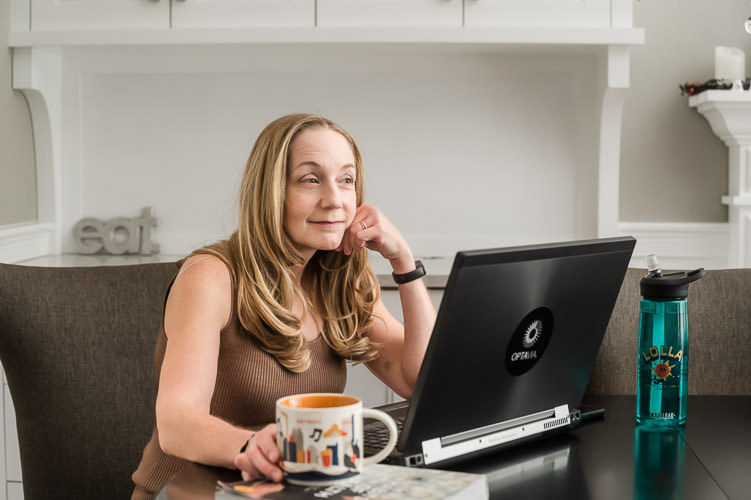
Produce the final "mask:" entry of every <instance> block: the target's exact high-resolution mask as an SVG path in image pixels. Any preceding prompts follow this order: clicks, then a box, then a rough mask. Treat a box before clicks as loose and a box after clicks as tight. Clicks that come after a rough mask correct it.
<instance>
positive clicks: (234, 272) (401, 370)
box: [133, 114, 435, 498]
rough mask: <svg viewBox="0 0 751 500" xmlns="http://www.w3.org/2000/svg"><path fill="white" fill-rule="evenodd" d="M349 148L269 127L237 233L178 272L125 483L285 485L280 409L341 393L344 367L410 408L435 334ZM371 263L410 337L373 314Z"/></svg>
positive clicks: (299, 117)
mask: <svg viewBox="0 0 751 500" xmlns="http://www.w3.org/2000/svg"><path fill="white" fill-rule="evenodd" d="M363 184H364V172H363V162H362V158H361V155H360V151H359V149H358V147H357V144H356V143H355V141H354V140H353V139H352V137H350V135H349V134H348V133H347V132H346V131H344V130H343V129H342V128H341V127H339V126H338V125H336V124H335V123H333V122H332V121H330V120H328V119H325V118H322V117H319V116H316V115H308V114H295V115H288V116H284V117H282V118H279V119H277V120H275V121H273V122H272V123H270V124H269V125H268V126H267V127H266V128H265V129H264V130H263V131H262V132H261V134H260V135H259V137H258V139H257V140H256V143H255V145H254V146H253V148H252V150H251V153H250V157H249V159H248V163H247V166H246V168H245V172H244V175H243V180H242V184H241V187H240V200H239V209H240V210H239V217H238V227H237V230H236V231H235V232H234V233H233V234H232V236H231V237H230V238H229V239H228V240H226V241H223V242H220V243H218V244H216V245H213V246H210V247H207V248H204V249H201V250H198V251H196V252H194V253H193V254H191V255H190V256H189V257H188V258H187V259H185V260H184V261H182V263H181V264H182V265H181V266H180V269H179V272H178V274H177V276H176V278H175V280H174V283H173V285H172V287H171V289H170V291H169V292H168V295H167V299H166V303H165V312H164V322H163V328H162V331H161V332H160V335H159V339H158V343H157V348H156V357H155V368H156V370H157V373H158V374H159V387H158V394H157V400H156V417H157V419H156V420H157V421H156V428H155V429H154V433H153V435H152V438H151V441H150V442H149V443H148V444H147V446H146V449H145V450H144V454H143V458H142V461H141V464H140V465H139V467H138V469H137V470H136V472H135V473H134V474H133V480H134V482H135V483H136V489H135V491H134V493H133V498H150V497H151V496H152V495H153V494H154V493H155V492H156V491H158V490H159V489H160V488H161V487H162V485H163V484H164V483H165V482H166V481H167V480H168V479H169V478H170V477H171V476H173V475H174V474H175V473H177V472H178V471H179V470H180V469H181V468H182V467H183V466H184V465H186V464H187V463H188V462H198V463H202V464H207V465H214V466H220V467H227V468H238V469H240V470H241V471H242V476H243V478H245V479H248V478H255V477H262V476H266V477H269V478H271V479H272V480H275V481H279V480H281V470H280V469H279V467H278V465H277V463H278V461H279V454H278V451H277V446H276V426H275V424H274V423H273V421H274V402H275V401H276V399H278V398H279V397H282V396H285V395H289V394H293V393H301V392H342V391H343V390H344V386H345V382H346V366H345V360H350V361H352V362H356V363H357V362H362V363H365V364H366V366H367V367H368V368H369V369H370V370H371V371H372V372H373V373H374V374H375V375H376V376H377V377H378V378H379V379H381V380H382V381H383V382H384V383H386V384H387V385H388V386H389V387H390V388H392V389H393V390H394V391H395V392H396V393H397V394H399V395H400V396H402V397H405V398H409V397H410V396H411V394H412V389H413V387H414V384H415V381H416V379H417V374H418V371H419V369H420V364H421V363H422V358H423V356H424V353H425V348H426V346H427V343H428V339H429V336H430V332H431V330H432V327H433V323H434V321H435V309H434V308H433V306H432V304H431V302H430V300H429V298H428V294H427V291H426V289H425V285H424V284H423V282H422V281H423V280H422V279H420V278H421V277H422V276H423V275H424V269H422V266H421V264H419V263H417V262H415V259H414V257H413V255H412V252H411V250H410V248H409V246H408V245H407V243H406V241H405V240H404V238H403V237H402V236H401V234H400V233H399V231H397V229H396V228H395V227H394V226H393V225H392V224H391V223H390V222H389V221H388V220H387V219H386V218H385V217H384V216H383V214H382V213H381V212H379V210H378V209H377V208H375V207H374V206H372V205H369V204H366V203H363V192H364V187H363ZM366 248H367V249H370V250H372V251H375V252H378V253H380V254H381V255H382V256H383V257H385V258H386V259H387V260H388V261H389V262H390V263H391V266H392V268H393V272H394V278H395V280H396V281H397V282H399V283H400V284H399V295H400V298H401V303H402V309H403V316H404V325H402V324H401V323H400V322H399V321H397V320H396V319H395V318H394V317H393V316H392V315H391V314H390V313H389V311H388V310H387V309H386V307H385V306H384V304H383V302H382V301H381V300H380V294H379V288H378V283H377V281H376V278H375V275H374V274H373V271H372V269H371V267H370V265H369V264H368V259H367V251H366Z"/></svg>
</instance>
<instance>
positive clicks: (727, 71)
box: [714, 47, 746, 81]
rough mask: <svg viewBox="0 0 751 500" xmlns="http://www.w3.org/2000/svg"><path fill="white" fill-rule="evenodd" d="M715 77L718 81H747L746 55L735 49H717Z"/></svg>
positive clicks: (715, 50) (715, 53)
mask: <svg viewBox="0 0 751 500" xmlns="http://www.w3.org/2000/svg"><path fill="white" fill-rule="evenodd" d="M714 77H715V78H717V79H718V80H719V79H723V80H733V81H735V80H745V79H746V54H744V53H743V51H742V50H741V49H737V48H735V47H715V48H714Z"/></svg>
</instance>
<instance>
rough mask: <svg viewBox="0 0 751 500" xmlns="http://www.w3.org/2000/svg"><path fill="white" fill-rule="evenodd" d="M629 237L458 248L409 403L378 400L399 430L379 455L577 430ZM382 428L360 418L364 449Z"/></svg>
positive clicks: (461, 450) (422, 457)
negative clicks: (390, 450) (389, 448)
mask: <svg viewBox="0 0 751 500" xmlns="http://www.w3.org/2000/svg"><path fill="white" fill-rule="evenodd" d="M635 243H636V240H634V239H633V238H631V237H619V238H606V239H596V240H586V241H573V242H565V243H554V244H544V245H530V246H522V247H510V248H498V249H490V250H472V251H464V252H458V253H457V254H456V256H455V258H454V263H453V266H452V268H451V272H450V274H449V277H448V281H447V284H446V288H445V290H444V293H443V298H442V299H441V304H440V307H439V309H438V316H437V318H436V322H435V326H434V328H433V333H432V335H431V338H430V343H429V345H428V348H427V351H426V353H425V358H424V360H423V363H422V367H421V368H420V374H419V376H418V379H417V383H416V385H415V388H414V393H413V395H412V398H411V400H410V401H409V402H406V401H403V402H399V403H393V404H390V405H385V406H383V407H380V409H382V410H384V411H386V412H387V413H389V414H391V415H392V416H393V417H394V419H395V420H396V421H397V424H398V426H400V427H401V429H400V435H399V439H398V441H397V445H396V448H395V449H394V452H393V453H392V454H391V456H390V457H389V459H387V461H388V462H390V463H395V464H399V465H407V466H423V465H431V464H434V463H444V462H448V461H456V460H461V459H466V458H468V457H470V456H475V455H477V454H480V453H486V452H489V451H492V450H495V449H497V448H500V447H506V446H510V445H514V444H519V443H522V442H524V441H526V440H530V439H539V438H541V437H544V436H547V435H550V434H554V433H559V432H564V431H566V430H568V429H571V428H572V427H574V426H576V425H578V423H579V422H580V420H581V411H580V410H578V409H577V406H578V405H580V403H581V400H582V397H583V395H584V391H585V389H586V387H587V383H588V381H589V377H590V374H591V372H592V369H593V367H594V363H595V359H596V357H597V353H598V351H599V348H600V344H601V342H602V338H603V336H604V334H605V329H606V328H607V325H608V321H609V320H610V315H611V313H612V311H613V306H614V305H615V301H616V298H617V297H618V293H619V291H620V288H621V283H622V282H623V278H624V275H625V273H626V269H627V267H628V263H629V261H630V259H631V253H632V252H633V249H634V245H635ZM381 425H382V424H380V423H375V422H374V423H369V424H367V425H366V432H365V443H364V445H365V446H364V448H365V454H366V455H370V454H372V453H374V452H375V451H377V449H380V448H382V447H383V446H382V445H381V444H380V443H377V442H376V441H377V440H378V436H377V434H378V426H381ZM384 430H385V428H384Z"/></svg>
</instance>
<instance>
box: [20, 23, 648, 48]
mask: <svg viewBox="0 0 751 500" xmlns="http://www.w3.org/2000/svg"><path fill="white" fill-rule="evenodd" d="M302 43H304V44H308V43H324V44H326V43H334V44H340V43H356V44H362V43H365V44H373V43H377V44H443V43H446V44H458V45H463V44H469V45H477V44H490V45H493V46H503V45H513V46H515V47H516V48H518V46H519V45H531V46H557V45H568V46H576V45H582V46H598V45H599V46H610V45H626V46H628V45H641V44H643V43H644V30H643V29H642V28H538V27H533V28H506V27H504V28H486V27H477V28H467V27H452V28H414V27H410V28H402V27H389V28H354V27H352V28H325V27H310V28H253V29H227V28H224V29H175V28H173V29H140V30H59V31H23V32H22V31H15V32H11V33H10V34H9V36H8V46H9V47H49V46H57V47H65V46H104V45H176V44H178V45H185V44H302Z"/></svg>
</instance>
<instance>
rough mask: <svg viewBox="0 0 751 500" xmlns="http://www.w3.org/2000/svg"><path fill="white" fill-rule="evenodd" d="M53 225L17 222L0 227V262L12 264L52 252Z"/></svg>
mask: <svg viewBox="0 0 751 500" xmlns="http://www.w3.org/2000/svg"><path fill="white" fill-rule="evenodd" d="M54 235H55V225H54V224H53V223H51V222H49V223H30V224H17V225H11V226H2V227H0V262H3V263H6V264H13V263H16V262H21V261H22V260H27V259H33V258H36V257H41V256H44V255H49V254H50V253H53V252H54V250H53V249H54Z"/></svg>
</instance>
